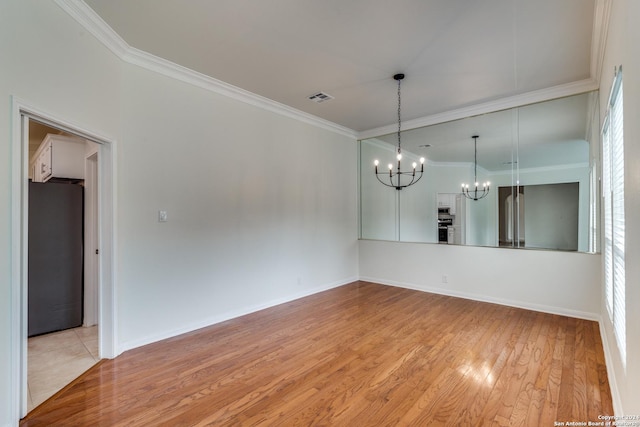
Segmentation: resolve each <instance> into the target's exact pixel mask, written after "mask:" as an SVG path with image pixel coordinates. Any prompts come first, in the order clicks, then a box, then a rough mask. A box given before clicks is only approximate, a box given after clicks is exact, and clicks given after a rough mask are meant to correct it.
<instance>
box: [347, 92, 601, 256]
mask: <svg viewBox="0 0 640 427" xmlns="http://www.w3.org/2000/svg"><path fill="white" fill-rule="evenodd" d="M597 102H598V95H597V93H596V92H589V93H583V94H579V95H573V96H569V97H565V98H559V99H554V100H550V101H545V102H540V103H536V104H531V105H527V106H523V107H517V108H513V109H509V110H503V111H497V112H493V113H489V114H483V115H479V116H474V117H469V118H465V119H460V120H455V121H451V122H446V123H440V124H436V125H432V126H427V127H423V128H418V129H412V130H408V131H403V132H402V151H403V156H404V158H405V159H407V158H408V159H412V158H413V159H415V160H416V161H417V159H419V158H420V157H425V158H426V162H425V168H424V176H423V177H422V179H421V180H420V181H419V182H418V183H417V184H415V185H412V186H410V187H407V188H404V189H402V190H396V189H395V188H390V187H386V186H384V185H382V184H381V183H380V182H378V180H377V179H376V176H375V174H374V160H375V159H378V160H380V163H381V164H385V165H386V164H387V163H391V162H393V161H394V159H395V153H396V150H397V135H396V134H391V135H384V136H379V137H376V138H369V139H365V140H362V141H360V147H359V161H360V237H361V238H362V239H375V240H391V241H403V242H426V243H434V244H459V245H474V246H494V247H512V248H531V249H548V250H562V251H580V252H597V251H598V239H597V236H598V227H597V224H598V221H597V216H598V212H599V208H598V185H597V182H598V180H597V176H598V169H597V165H598V164H599V154H598V153H599V139H598V138H599V123H598V106H597ZM474 135H477V136H478V138H477V139H476V140H475V143H476V146H474V139H473V138H472V136H474ZM476 147H477V151H476ZM403 162H404V160H403ZM410 162H411V161H410ZM410 162H409V163H410ZM476 174H477V181H478V182H479V183H480V186H482V183H484V182H489V183H490V185H489V193H488V195H487V196H486V197H484V198H482V199H480V200H473V199H468V198H466V197H465V196H464V195H463V194H462V191H461V185H462V184H463V183H467V184H469V185H470V186H471V188H473V184H474V176H475V175H476Z"/></svg>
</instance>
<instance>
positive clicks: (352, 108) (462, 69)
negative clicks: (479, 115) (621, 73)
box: [85, 0, 595, 131]
mask: <svg viewBox="0 0 640 427" xmlns="http://www.w3.org/2000/svg"><path fill="white" fill-rule="evenodd" d="M85 2H86V4H87V5H88V6H90V7H91V8H92V9H93V10H94V11H95V12H96V13H97V14H99V15H100V17H101V18H102V19H103V20H104V21H105V22H106V23H107V24H108V25H109V26H110V27H111V28H112V29H113V30H114V31H115V32H116V33H118V34H119V35H120V37H122V38H123V39H124V40H125V41H126V42H127V43H128V44H129V45H130V46H132V47H135V48H137V49H140V50H142V51H146V52H148V53H151V54H153V55H156V56H158V57H161V58H164V59H166V60H169V61H172V62H175V63H177V64H180V65H182V66H185V67H187V68H190V69H192V70H194V71H198V72H200V73H203V74H205V75H208V76H211V77H213V78H215V79H218V80H221V81H224V82H226V83H229V84H231V85H234V86H237V87H240V88H242V89H245V90H248V91H250V92H253V93H255V94H258V95H261V96H263V97H266V98H269V99H272V100H274V101H277V102H280V103H282V104H285V105H287V106H290V107H293V108H295V109H298V110H301V111H304V112H306V113H309V114H312V115H315V116H318V117H321V118H323V119H326V120H329V121H331V122H334V123H336V124H339V125H342V126H345V127H347V128H350V129H353V130H355V131H365V130H370V129H374V128H378V127H382V126H386V125H390V124H393V123H394V122H395V121H396V120H397V111H396V110H397V104H396V103H397V100H396V90H397V86H396V82H395V81H394V80H393V79H392V76H393V74H395V73H397V72H404V73H405V74H406V76H407V77H406V79H405V80H404V81H403V83H402V98H403V101H402V106H403V107H402V119H403V120H411V119H417V118H420V117H425V116H429V115H433V114H437V113H442V112H446V111H451V110H454V109H457V108H462V107H465V106H469V105H474V104H478V103H482V102H488V101H492V100H496V99H500V98H505V97H508V96H514V95H518V94H522V93H526V92H530V91H534V90H539V89H544V88H548V87H552V86H556V85H562V84H568V83H572V82H577V81H580V80H584V79H588V78H591V77H593V76H591V75H590V64H591V43H592V31H593V25H594V22H593V21H594V2H595V0H509V1H507V0H474V1H469V0H394V1H388V0H322V1H318V0H269V1H265V0H216V1H211V0H188V1H178V0H85ZM318 91H324V92H326V93H328V94H329V95H331V96H333V97H334V98H335V99H333V100H330V101H327V102H323V103H321V104H317V103H314V102H311V101H309V100H308V99H307V97H308V96H310V95H312V94H314V93H316V92H318Z"/></svg>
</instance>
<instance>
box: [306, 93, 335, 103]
mask: <svg viewBox="0 0 640 427" xmlns="http://www.w3.org/2000/svg"><path fill="white" fill-rule="evenodd" d="M309 99H310V100H311V101H313V102H317V103H318V104H319V103H321V102H324V101H330V100H332V99H333V96H331V95H329V94H327V93H324V92H318V93H314V94H313V95H311V96H310V97H309Z"/></svg>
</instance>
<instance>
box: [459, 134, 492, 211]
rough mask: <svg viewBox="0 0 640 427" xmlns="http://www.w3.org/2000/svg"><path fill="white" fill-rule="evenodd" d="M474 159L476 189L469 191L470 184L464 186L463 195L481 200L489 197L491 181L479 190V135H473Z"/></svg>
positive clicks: (483, 184)
mask: <svg viewBox="0 0 640 427" xmlns="http://www.w3.org/2000/svg"><path fill="white" fill-rule="evenodd" d="M471 138H473V146H474V150H475V151H474V157H473V181H474V182H475V189H473V190H469V184H462V194H463V195H464V196H465V197H466V198H467V199H471V200H480V199H482V198H484V197H487V194H489V184H491V183H490V182H489V181H487V182H483V183H482V189H478V187H479V184H478V138H479V136H478V135H473V136H472V137H471Z"/></svg>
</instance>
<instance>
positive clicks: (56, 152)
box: [31, 134, 86, 182]
mask: <svg viewBox="0 0 640 427" xmlns="http://www.w3.org/2000/svg"><path fill="white" fill-rule="evenodd" d="M85 145H86V142H85V140H84V139H80V138H72V137H68V136H62V135H53V134H48V135H47V136H46V137H45V138H44V140H43V141H42V143H41V144H40V147H38V151H36V154H35V155H34V157H33V164H32V166H31V167H32V169H31V170H32V173H33V182H47V181H48V180H50V179H51V178H66V179H84V157H85V156H84V154H85Z"/></svg>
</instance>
